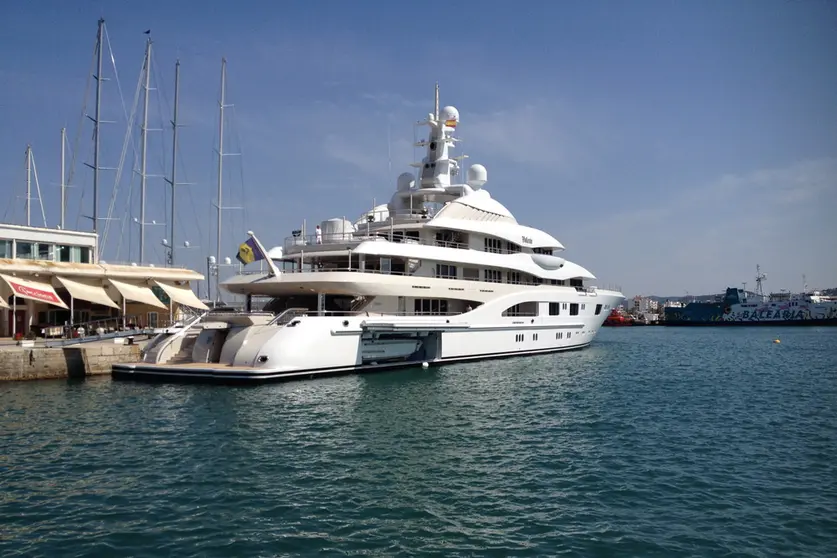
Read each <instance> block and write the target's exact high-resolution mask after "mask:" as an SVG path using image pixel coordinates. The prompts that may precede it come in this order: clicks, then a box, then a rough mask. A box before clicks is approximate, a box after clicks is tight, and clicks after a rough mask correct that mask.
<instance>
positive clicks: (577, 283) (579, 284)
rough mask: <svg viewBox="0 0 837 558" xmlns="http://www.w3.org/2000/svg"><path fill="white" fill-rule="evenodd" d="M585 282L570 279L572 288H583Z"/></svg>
mask: <svg viewBox="0 0 837 558" xmlns="http://www.w3.org/2000/svg"><path fill="white" fill-rule="evenodd" d="M583 286H584V281H583V280H581V279H570V287H583Z"/></svg>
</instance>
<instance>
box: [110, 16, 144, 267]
mask: <svg viewBox="0 0 837 558" xmlns="http://www.w3.org/2000/svg"><path fill="white" fill-rule="evenodd" d="M104 31H105V32H104V35H105V40H106V41H107V43H108V53H109V54H110V63H111V66H112V67H113V77H114V81H115V82H116V90H117V92H118V93H119V101H120V104H121V105H122V114H123V116H125V120H126V121H127V120H128V108H127V107H126V106H125V95H124V94H123V92H122V82H121V81H120V80H119V71H118V70H117V68H116V57H115V56H114V54H113V47H112V46H111V43H110V34H109V33H108V30H107V27H105V28H104ZM145 64H146V62H145V60H143V67H145ZM128 130H130V125H129V126H128ZM131 147H132V148H133V149H134V151H136V147H134V142H133V137H132V138H131ZM121 166H122V165H121V163H120V166H119V167H118V168H117V175H116V179H115V180H114V183H113V190H112V191H111V203H110V205H109V208H108V213H107V220H106V221H105V232H104V239H105V242H106V241H107V235H108V232H109V231H110V222H111V218H112V217H113V204H114V200H115V198H116V196H117V193H118V190H119V181H120V179H121V178H122V168H121ZM105 242H102V244H101V248H100V250H99V252H100V254H101V252H102V249H103V247H104V246H105Z"/></svg>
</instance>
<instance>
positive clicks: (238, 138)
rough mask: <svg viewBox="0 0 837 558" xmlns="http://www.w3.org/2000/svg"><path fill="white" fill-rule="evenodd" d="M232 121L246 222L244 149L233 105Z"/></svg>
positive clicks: (242, 209)
mask: <svg viewBox="0 0 837 558" xmlns="http://www.w3.org/2000/svg"><path fill="white" fill-rule="evenodd" d="M232 112H233V122H232V126H231V127H232V129H233V133H234V134H235V141H236V143H237V144H238V174H239V180H241V213H242V218H243V222H244V223H247V222H248V221H247V188H246V187H245V185H244V149H243V146H242V145H241V134H239V132H238V114H236V112H235V105H233V106H232Z"/></svg>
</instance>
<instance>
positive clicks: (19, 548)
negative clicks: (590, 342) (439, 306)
mask: <svg viewBox="0 0 837 558" xmlns="http://www.w3.org/2000/svg"><path fill="white" fill-rule="evenodd" d="M776 337H778V338H780V339H781V344H774V343H773V339H774V338H776ZM0 450H1V451H0V555H2V556H49V557H53V556H178V557H181V556H248V557H251V556H280V555H308V556H313V555H323V556H330V555H334V556H342V555H379V556H418V555H421V556H433V555H438V556H544V555H564V556H665V557H676V556H770V557H772V556H804V557H819V556H823V557H825V556H829V557H833V556H835V555H837V464H835V463H837V328H831V329H804V328H799V329H786V330H782V329H766V328H756V329H711V328H709V329H664V328H634V329H611V330H604V331H602V332H601V334H600V336H599V338H598V339H597V340H596V343H595V345H594V346H593V347H591V348H590V349H588V350H585V351H582V352H577V353H570V354H560V355H550V356H543V357H532V358H524V359H512V360H502V361H494V362H481V363H475V364H469V365H456V366H448V367H443V368H437V369H430V370H421V369H416V370H410V371H401V372H392V373H382V374H374V375H366V376H347V377H341V378H333V379H324V380H313V381H306V382H296V383H289V384H278V385H270V386H262V387H244V388H230V387H212V386H176V385H162V386H160V385H143V384H133V383H120V382H112V381H111V380H110V379H107V378H101V379H95V380H90V381H86V382H76V383H68V382H64V381H47V382H37V383H15V384H3V385H0Z"/></svg>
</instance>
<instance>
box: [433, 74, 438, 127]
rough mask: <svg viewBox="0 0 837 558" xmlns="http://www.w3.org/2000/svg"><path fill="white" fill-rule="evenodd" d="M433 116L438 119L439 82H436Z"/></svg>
mask: <svg viewBox="0 0 837 558" xmlns="http://www.w3.org/2000/svg"><path fill="white" fill-rule="evenodd" d="M433 117H434V118H435V119H436V120H439V82H438V81H437V82H436V104H435V105H434V109H433Z"/></svg>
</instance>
